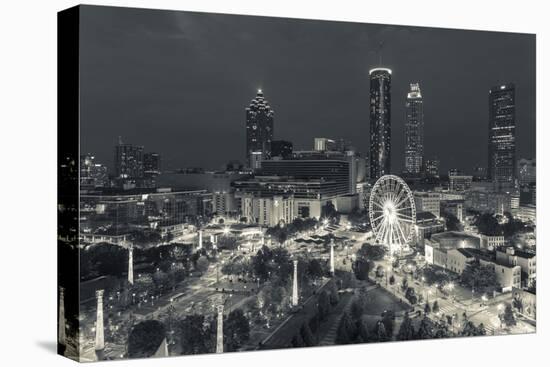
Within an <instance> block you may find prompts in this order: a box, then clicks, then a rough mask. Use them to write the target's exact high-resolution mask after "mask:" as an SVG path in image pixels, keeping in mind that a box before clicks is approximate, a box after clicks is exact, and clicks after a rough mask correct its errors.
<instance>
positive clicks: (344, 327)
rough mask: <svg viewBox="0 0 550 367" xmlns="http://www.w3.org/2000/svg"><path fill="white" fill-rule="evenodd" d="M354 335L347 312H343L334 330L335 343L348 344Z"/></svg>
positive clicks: (352, 325) (353, 328)
mask: <svg viewBox="0 0 550 367" xmlns="http://www.w3.org/2000/svg"><path fill="white" fill-rule="evenodd" d="M354 336H355V327H354V324H353V322H352V321H351V318H350V316H349V314H348V313H347V312H344V314H343V315H342V318H341V319H340V324H339V325H338V330H337V332H336V343H337V344H350V343H352V342H353V340H354Z"/></svg>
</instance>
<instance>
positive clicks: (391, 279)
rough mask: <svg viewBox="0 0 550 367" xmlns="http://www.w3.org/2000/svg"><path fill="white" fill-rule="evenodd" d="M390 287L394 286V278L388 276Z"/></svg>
mask: <svg viewBox="0 0 550 367" xmlns="http://www.w3.org/2000/svg"><path fill="white" fill-rule="evenodd" d="M389 281H390V285H394V284H395V277H394V276H393V274H392V275H391V276H390V279H389Z"/></svg>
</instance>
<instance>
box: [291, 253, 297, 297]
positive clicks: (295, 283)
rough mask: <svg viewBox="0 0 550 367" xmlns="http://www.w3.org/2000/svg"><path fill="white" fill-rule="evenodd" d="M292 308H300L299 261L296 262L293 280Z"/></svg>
mask: <svg viewBox="0 0 550 367" xmlns="http://www.w3.org/2000/svg"><path fill="white" fill-rule="evenodd" d="M292 306H298V260H294V277H293V280H292Z"/></svg>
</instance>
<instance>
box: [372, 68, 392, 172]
mask: <svg viewBox="0 0 550 367" xmlns="http://www.w3.org/2000/svg"><path fill="white" fill-rule="evenodd" d="M391 75H392V71H391V69H388V68H382V67H379V68H374V69H371V70H370V71H369V79H370V177H371V179H373V180H376V179H378V178H380V177H381V176H384V175H387V174H390V173H391Z"/></svg>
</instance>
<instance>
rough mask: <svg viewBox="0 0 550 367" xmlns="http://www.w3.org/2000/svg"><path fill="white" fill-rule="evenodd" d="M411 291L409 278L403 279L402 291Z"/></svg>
mask: <svg viewBox="0 0 550 367" xmlns="http://www.w3.org/2000/svg"><path fill="white" fill-rule="evenodd" d="M408 289H409V281H408V280H407V278H403V279H402V280H401V291H402V292H406V291H407V290H408Z"/></svg>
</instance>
